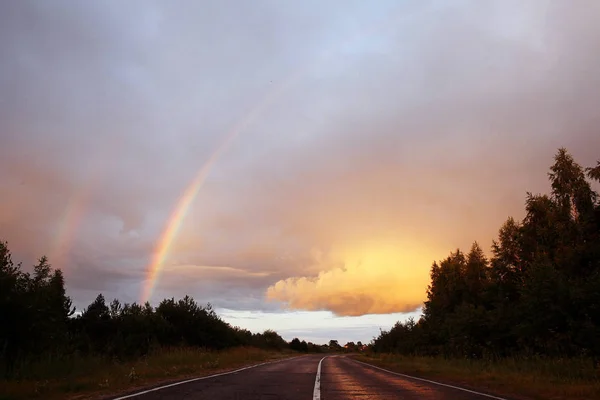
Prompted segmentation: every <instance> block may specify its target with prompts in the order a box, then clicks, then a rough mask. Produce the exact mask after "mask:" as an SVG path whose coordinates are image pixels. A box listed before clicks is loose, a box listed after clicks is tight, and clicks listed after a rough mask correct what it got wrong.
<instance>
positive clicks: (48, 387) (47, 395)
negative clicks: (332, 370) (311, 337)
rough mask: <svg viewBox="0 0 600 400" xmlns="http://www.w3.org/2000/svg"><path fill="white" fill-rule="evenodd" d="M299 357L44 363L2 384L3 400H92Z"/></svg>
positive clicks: (188, 353)
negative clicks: (189, 378) (24, 375)
mask: <svg viewBox="0 0 600 400" xmlns="http://www.w3.org/2000/svg"><path fill="white" fill-rule="evenodd" d="M293 355H297V353H295V354H291V353H282V352H274V351H265V350H260V349H255V348H235V349H229V350H224V351H208V350H199V349H173V350H161V351H158V352H155V353H153V354H151V355H148V356H147V357H144V358H142V359H139V360H136V361H131V362H123V363H119V362H111V361H109V360H106V359H103V358H92V357H88V358H70V359H63V360H61V361H56V360H55V361H53V362H41V363H38V364H36V365H33V366H32V367H31V368H30V369H29V370H28V375H29V378H26V379H22V380H19V381H6V380H0V400H9V399H10V400H20V399H49V400H52V399H91V398H101V397H103V396H105V395H107V394H112V393H119V392H122V391H126V390H132V389H135V388H141V387H144V386H148V385H152V384H157V383H161V382H168V381H174V380H178V379H182V378H186V377H192V376H202V375H210V374H213V373H217V372H219V371H224V370H228V369H234V368H236V367H241V366H245V365H251V364H255V363H259V362H264V361H269V360H276V359H280V358H286V357H291V356H293Z"/></svg>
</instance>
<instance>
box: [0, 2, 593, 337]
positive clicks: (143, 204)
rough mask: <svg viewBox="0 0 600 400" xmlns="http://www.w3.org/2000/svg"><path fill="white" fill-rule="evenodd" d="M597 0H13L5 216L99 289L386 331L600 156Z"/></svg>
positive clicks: (77, 288) (26, 250) (0, 132)
mask: <svg viewBox="0 0 600 400" xmlns="http://www.w3.org/2000/svg"><path fill="white" fill-rule="evenodd" d="M599 17H600V3H599V2H597V1H596V0H580V1H578V2H577V6H576V7H574V6H573V4H572V2H570V1H567V0H562V1H559V0H556V1H554V0H531V1H527V2H522V1H519V0H497V1H495V0H488V1H485V2H483V1H478V0H472V1H467V0H455V1H451V0H438V1H435V0H432V1H427V0H404V1H401V0H390V1H386V0H377V1H372V2H366V1H361V0H355V1H352V0H344V1H342V0H339V1H335V0H328V1H322V0H318V1H317V0H306V1H295V2H292V1H278V0H257V1H252V2H244V1H231V0H220V1H199V0H198V1H191V0H190V1H186V0H179V1H176V2H162V1H153V0H145V1H141V0H131V1H127V2H120V1H116V0H108V1H102V2H100V1H89V2H81V1H75V0H72V1H63V0H51V1H43V2H42V1H28V0H20V1H12V2H9V1H5V2H0V190H1V193H2V194H1V196H0V240H6V241H8V243H9V247H10V249H11V250H12V252H13V258H14V259H16V260H21V261H23V263H24V266H25V268H26V269H27V268H30V267H31V265H33V263H34V262H35V260H36V259H37V258H39V257H40V256H41V255H44V254H45V255H47V256H48V257H49V258H50V262H51V264H52V265H53V266H54V267H56V268H60V269H62V270H63V272H64V274H65V278H66V282H67V290H68V293H69V294H70V295H71V297H72V298H73V300H74V303H75V305H76V306H77V307H78V309H80V310H81V309H83V308H84V307H85V306H86V305H87V304H89V303H90V302H91V301H92V300H93V299H94V298H95V297H96V296H97V294H98V293H103V294H104V296H105V297H106V298H108V299H112V298H119V299H120V300H121V301H123V302H135V301H137V302H140V301H146V300H149V301H150V302H151V303H152V304H154V305H157V304H158V302H159V301H160V300H161V299H163V298H166V297H169V298H170V297H175V298H180V297H183V296H184V295H186V294H189V295H191V296H193V297H194V298H195V299H196V300H197V301H198V302H199V303H202V304H206V303H208V302H210V303H211V304H212V305H213V306H214V307H215V308H216V309H217V311H218V312H219V314H220V315H222V317H223V318H224V319H225V320H226V321H228V322H230V323H231V324H232V325H237V326H241V327H244V328H247V329H250V330H253V331H255V332H258V331H262V330H264V329H268V328H273V329H275V330H277V331H278V332H279V333H280V334H281V335H282V336H283V337H284V338H286V339H288V340H290V339H291V338H293V337H296V336H298V337H301V338H303V339H306V340H311V341H314V342H317V343H325V342H327V341H328V340H329V339H337V340H339V341H340V342H345V341H349V340H353V341H358V340H361V341H363V342H368V341H370V340H371V339H372V338H373V337H374V336H376V335H377V334H378V333H379V329H389V328H390V327H391V326H392V325H393V324H394V323H395V322H396V321H398V320H403V319H406V318H407V317H409V316H414V317H415V318H416V317H418V315H419V313H420V307H421V306H422V302H423V301H424V300H425V298H426V288H427V285H428V283H429V269H430V267H431V264H432V262H433V261H434V260H439V259H442V258H444V257H445V256H447V254H448V253H449V252H450V251H452V250H454V249H456V248H462V249H465V250H468V248H469V247H470V245H471V244H472V242H473V241H474V240H477V241H478V242H479V243H480V245H482V247H483V248H484V249H485V250H486V251H487V250H488V249H489V246H490V245H491V241H492V239H493V238H494V237H495V236H496V233H497V231H498V228H499V227H500V225H501V224H502V223H503V222H504V221H505V220H506V218H507V217H508V216H514V217H515V218H521V217H522V216H523V208H524V207H523V206H524V200H525V194H526V192H527V191H531V192H534V193H538V192H547V191H548V190H549V185H548V182H547V174H546V173H547V171H548V167H549V166H550V165H551V164H552V156H553V155H554V154H555V152H556V150H557V149H558V148H559V147H562V146H564V147H566V148H567V149H568V150H569V151H570V152H571V153H572V154H573V155H574V157H575V158H576V160H577V161H579V162H580V163H581V164H583V165H584V166H591V165H594V164H595V163H596V160H598V159H599V158H600V134H599V133H598V131H599V126H600V121H599V120H600V113H598V112H597V105H598V104H600V75H599V74H598V71H600V25H598V24H597V21H598V18H599Z"/></svg>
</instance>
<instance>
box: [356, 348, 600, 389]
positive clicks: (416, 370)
mask: <svg viewBox="0 0 600 400" xmlns="http://www.w3.org/2000/svg"><path fill="white" fill-rule="evenodd" d="M356 359H357V360H359V361H363V362H366V363H369V364H373V365H376V366H379V367H381V368H386V369H389V370H390V371H395V372H400V373H404V374H406V375H412V376H416V377H419V378H426V379H427V378H429V379H432V380H436V381H439V382H441V383H447V384H454V385H456V386H461V387H464V388H467V389H473V390H480V391H482V392H488V393H493V394H496V395H497V396H506V397H508V398H511V399H527V400H529V399H531V400H566V399H569V400H584V399H585V400H591V399H600V371H599V370H597V369H594V367H593V364H592V361H591V360H589V359H583V358H575V359H552V358H507V359H501V360H497V361H487V360H467V359H444V358H442V357H412V356H400V355H393V354H379V355H372V354H371V355H360V356H357V357H356Z"/></svg>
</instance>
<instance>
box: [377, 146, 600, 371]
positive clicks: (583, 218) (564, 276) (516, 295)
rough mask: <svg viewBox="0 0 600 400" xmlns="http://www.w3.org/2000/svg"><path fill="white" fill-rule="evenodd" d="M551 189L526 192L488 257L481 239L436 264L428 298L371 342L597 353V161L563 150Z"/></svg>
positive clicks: (403, 348) (410, 351)
mask: <svg viewBox="0 0 600 400" xmlns="http://www.w3.org/2000/svg"><path fill="white" fill-rule="evenodd" d="M548 177H549V180H550V183H551V192H550V194H532V193H527V196H526V201H525V217H524V218H523V220H522V221H517V220H515V219H514V218H508V220H507V221H506V222H505V223H504V224H503V225H502V226H501V227H500V230H499V232H498V237H497V239H495V240H493V242H492V247H491V256H490V257H489V258H488V257H486V255H485V254H484V252H483V250H482V249H481V247H480V246H479V244H478V243H477V242H475V243H474V244H473V246H472V247H471V249H470V250H469V251H468V253H464V252H462V251H461V250H460V249H458V250H456V251H454V252H452V253H450V255H449V256H448V257H447V258H445V259H444V260H442V261H440V262H434V263H433V265H432V267H431V283H430V285H429V287H428V289H427V300H426V301H425V304H424V307H423V313H422V316H421V318H420V319H419V320H418V321H415V320H414V319H409V320H408V321H406V322H404V323H402V322H398V323H396V324H395V325H394V326H393V327H392V328H391V329H390V330H389V331H382V332H381V333H380V335H379V336H378V337H376V338H374V340H373V341H372V343H371V345H372V348H373V350H374V351H376V352H395V353H400V354H407V355H441V356H445V357H467V358H482V357H487V358H495V357H507V356H517V355H525V356H532V355H536V356H554V357H572V356H585V357H590V358H592V359H593V360H594V363H595V365H598V360H599V359H600V201H599V197H598V193H596V192H595V191H594V190H593V189H592V183H594V182H600V162H598V164H597V165H596V166H595V167H591V168H586V169H584V168H582V167H581V166H580V165H579V164H578V163H576V162H575V160H574V159H573V157H572V156H571V155H570V154H569V153H568V152H567V150H566V149H564V148H561V149H559V151H558V153H557V154H556V155H555V157H554V164H553V165H552V166H551V167H550V172H549V173H548Z"/></svg>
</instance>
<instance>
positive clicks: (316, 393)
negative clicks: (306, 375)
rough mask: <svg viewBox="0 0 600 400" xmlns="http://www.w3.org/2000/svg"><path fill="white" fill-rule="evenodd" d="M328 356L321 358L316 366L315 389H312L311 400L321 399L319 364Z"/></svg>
mask: <svg viewBox="0 0 600 400" xmlns="http://www.w3.org/2000/svg"><path fill="white" fill-rule="evenodd" d="M327 357H328V356H325V357H323V358H321V361H319V365H318V366H317V375H316V376H315V389H314V390H313V400H321V364H323V360H324V359H326V358H327Z"/></svg>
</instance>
